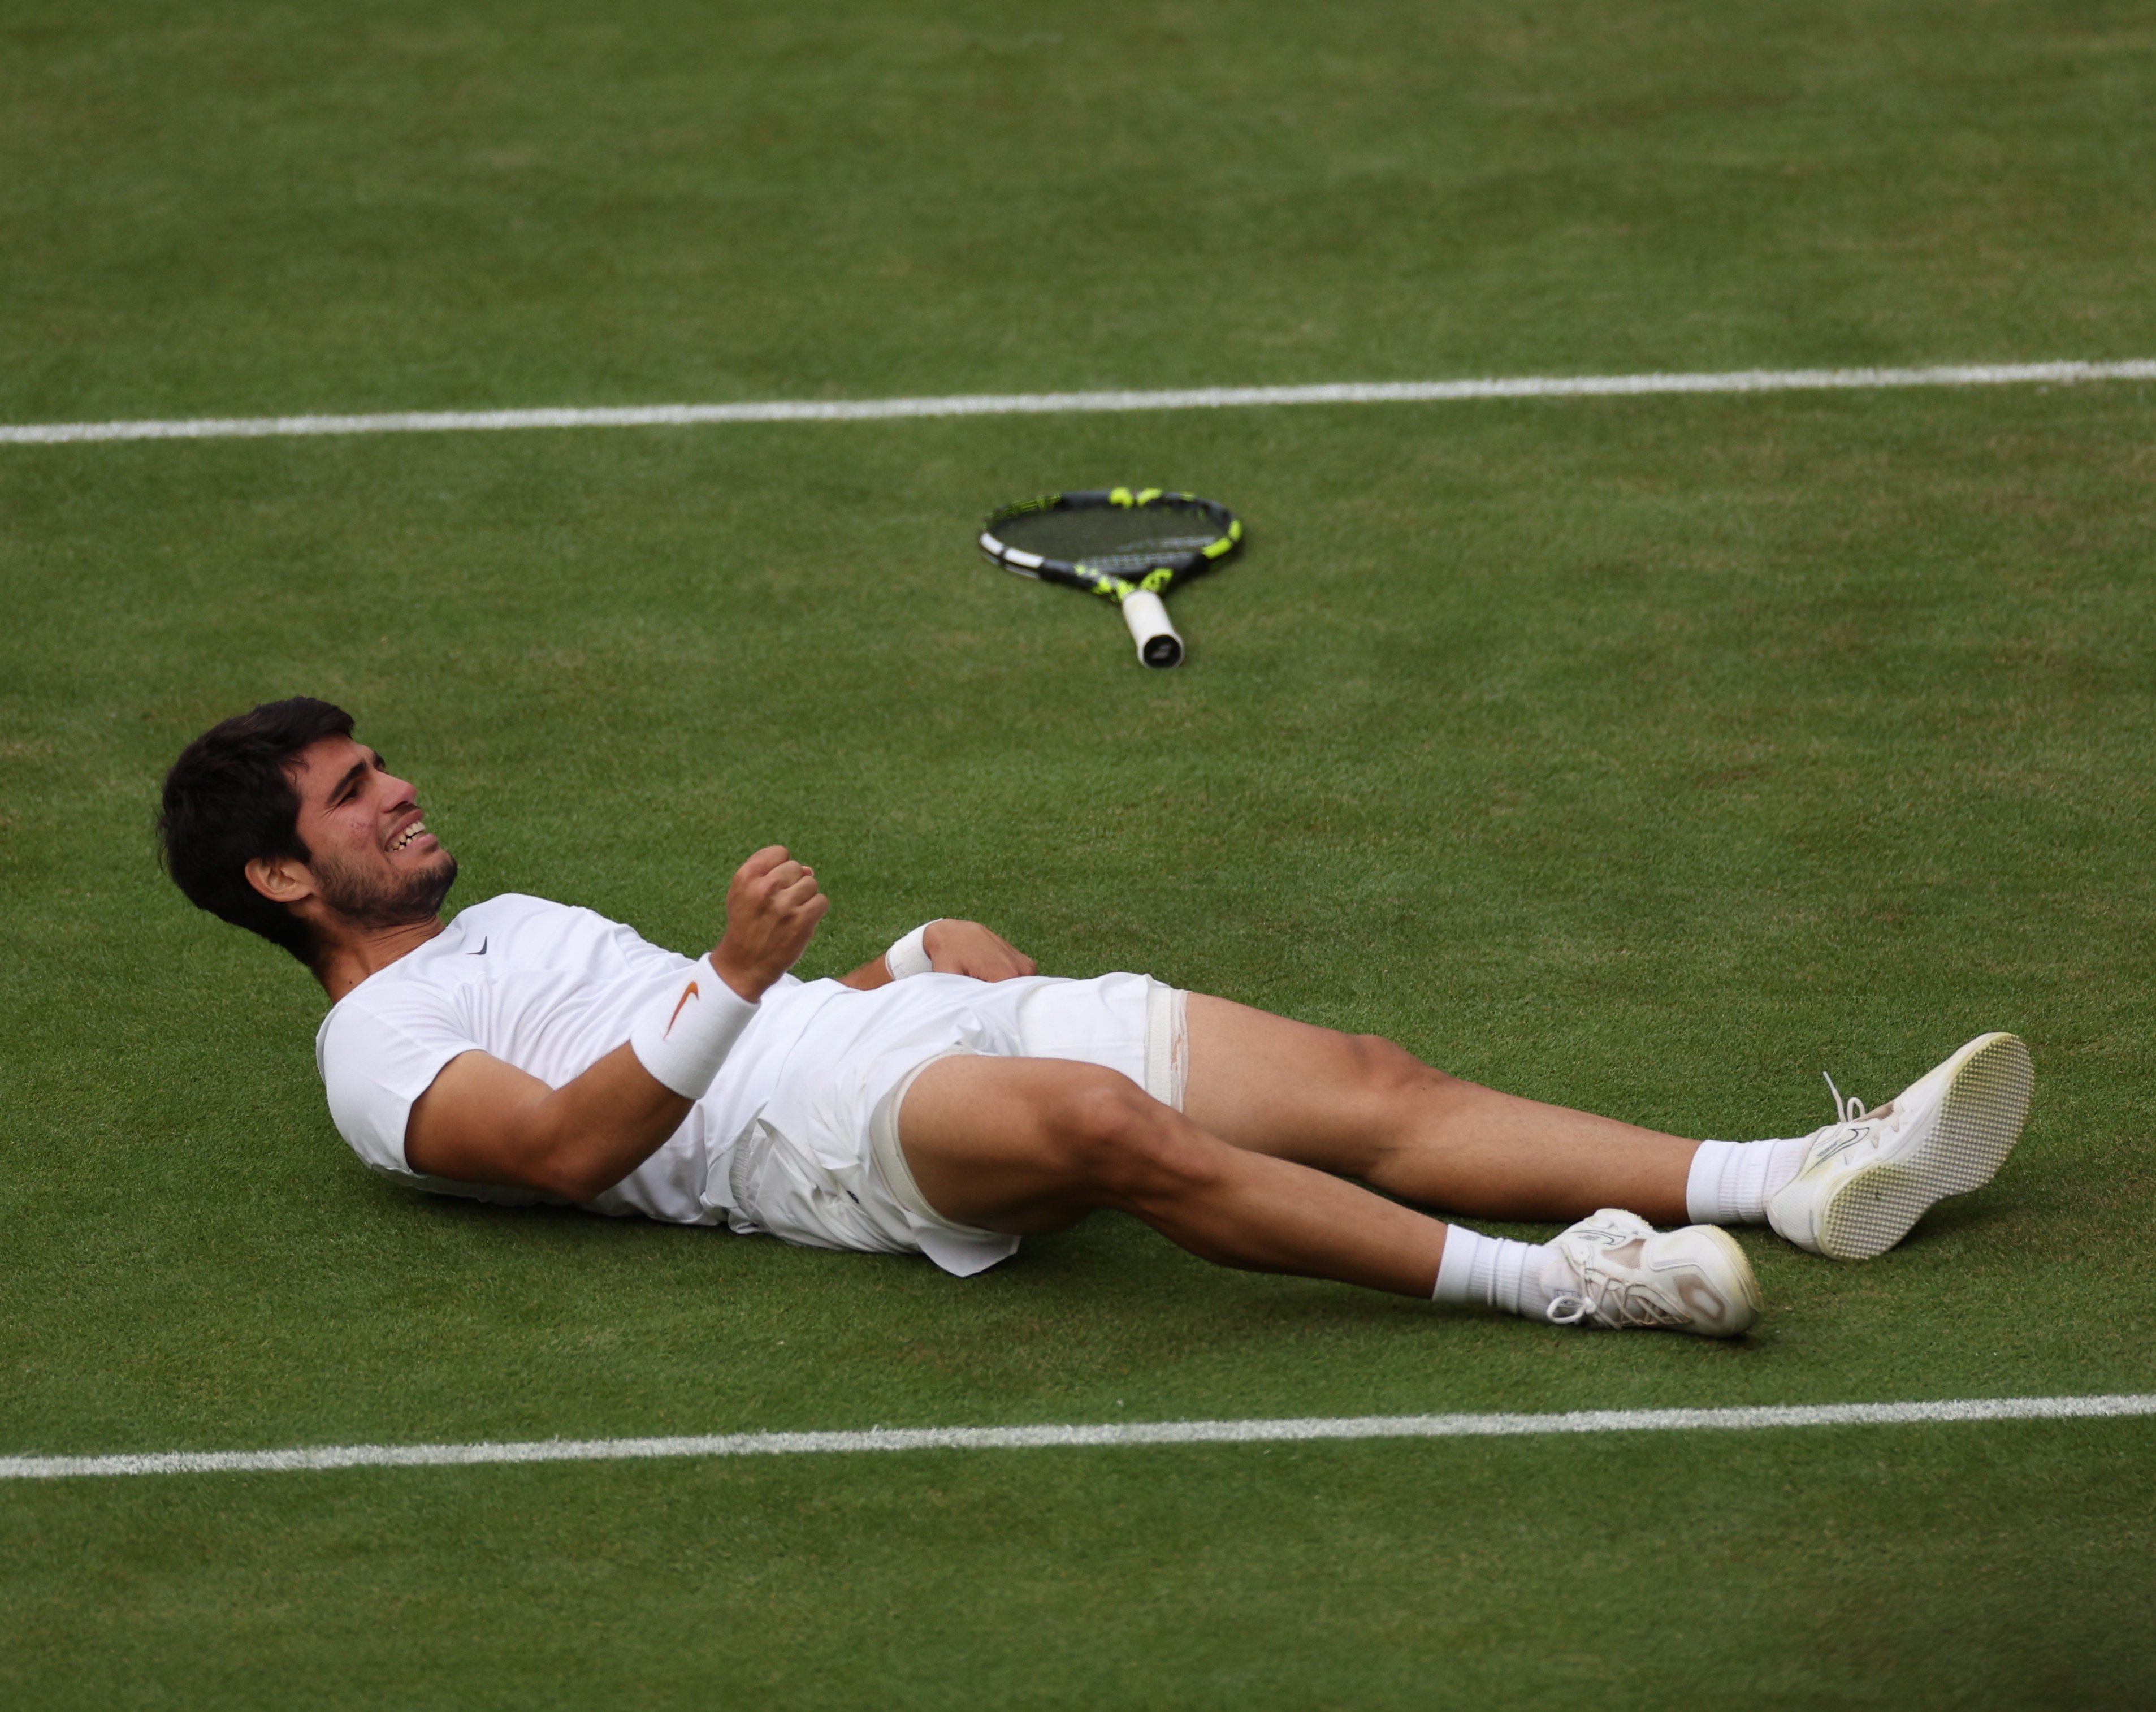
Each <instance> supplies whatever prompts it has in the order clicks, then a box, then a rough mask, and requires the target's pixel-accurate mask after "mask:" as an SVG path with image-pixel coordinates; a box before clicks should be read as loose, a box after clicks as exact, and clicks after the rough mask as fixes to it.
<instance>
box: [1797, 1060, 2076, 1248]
mask: <svg viewBox="0 0 2156 1712" xmlns="http://www.w3.org/2000/svg"><path fill="white" fill-rule="evenodd" d="M1826 1085H1827V1087H1828V1088H1829V1089H1830V1090H1831V1091H1832V1092H1833V1094H1834V1103H1835V1113H1836V1114H1837V1120H1838V1121H1836V1122H1835V1123H1830V1124H1828V1125H1827V1127H1826V1128H1824V1129H1821V1130H1819V1131H1817V1132H1815V1134H1813V1136H1812V1138H1811V1146H1810V1147H1809V1149H1807V1150H1806V1151H1805V1154H1804V1164H1803V1165H1802V1166H1800V1167H1799V1170H1798V1171H1797V1175H1795V1176H1794V1178H1792V1179H1791V1180H1789V1183H1788V1184H1787V1185H1785V1186H1784V1187H1783V1188H1782V1189H1781V1190H1779V1191H1778V1192H1777V1193H1776V1194H1775V1195H1774V1198H1773V1199H1772V1200H1769V1201H1768V1203H1767V1222H1768V1224H1770V1225H1772V1226H1774V1228H1775V1229H1776V1230H1777V1231H1780V1232H1781V1234H1782V1235H1783V1236H1786V1237H1788V1238H1789V1241H1790V1242H1794V1243H1795V1244H1796V1245H1797V1247H1799V1248H1808V1249H1809V1250H1810V1251H1811V1252H1813V1253H1815V1254H1824V1255H1825V1256H1827V1257H1829V1258H1830V1259H1834V1260H1870V1259H1871V1258H1872V1257H1874V1256H1875V1255H1881V1254H1884V1253H1885V1252H1886V1251H1887V1250H1888V1249H1890V1248H1892V1247H1893V1246H1894V1245H1895V1244H1896V1243H1897V1242H1900V1241H1901V1240H1902V1238H1903V1237H1904V1236H1907V1235H1908V1234H1909V1227H1910V1226H1912V1225H1914V1224H1915V1223H1916V1222H1917V1220H1918V1219H1921V1218H1922V1217H1923V1216H1924V1215H1925V1214H1926V1213H1927V1212H1928V1211H1931V1209H1932V1207H1933V1206H1934V1205H1936V1204H1937V1203H1938V1202H1939V1201H1942V1200H1945V1199H1946V1197H1947V1196H1948V1195H1966V1194H1967V1193H1968V1192H1969V1190H1972V1189H1981V1188H1983V1187H1984V1185H1985V1184H1987V1183H1989V1181H1990V1180H1991V1179H1992V1177H1993V1175H1994V1173H1996V1172H1997V1171H1998V1170H1999V1165H2000V1164H2002V1163H2003V1162H2004V1161H2005V1158H2006V1155H2007V1154H2010V1153H2011V1152H2013V1150H2014V1144H2015V1142H2017V1141H2019V1140H2020V1139H2021V1126H2022V1124H2023V1123H2025V1122H2026V1121H2027V1119H2028V1117H2029V1092H2030V1088H2031V1087H2033V1086H2034V1085H2035V1072H2033V1071H2031V1070H2030V1067H2029V1049H2028V1047H2026V1046H2024V1045H2022V1043H2021V1041H2020V1037H2019V1036H2015V1035H2010V1034H1988V1035H1979V1036H1977V1037H1976V1038H1975V1039H1974V1040H1973V1041H1970V1042H1969V1044H1968V1045H1967V1046H1963V1048H1962V1049H1961V1050H1960V1051H1958V1052H1956V1053H1955V1054H1954V1055H1953V1057H1951V1058H1949V1059H1948V1060H1947V1061H1946V1062H1945V1063H1943V1064H1942V1065H1940V1066H1939V1067H1938V1068H1937V1069H1936V1070H1933V1071H1932V1072H1929V1073H1928V1075H1926V1076H1924V1077H1921V1078H1920V1079H1919V1080H1917V1081H1916V1082H1912V1083H1911V1084H1910V1085H1909V1086H1908V1087H1905V1088H1903V1089H1902V1092H1900V1093H1898V1094H1897V1095H1895V1096H1894V1098H1892V1099H1891V1100H1889V1101H1888V1102H1887V1103H1886V1104H1885V1105H1883V1106H1881V1108H1879V1109H1878V1110H1877V1111H1876V1112H1867V1111H1866V1110H1865V1109H1864V1103H1863V1102H1862V1101H1861V1100H1858V1099H1844V1098H1842V1096H1841V1090H1840V1088H1837V1087H1835V1085H1834V1078H1833V1077H1828V1078H1827V1084H1826Z"/></svg>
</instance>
